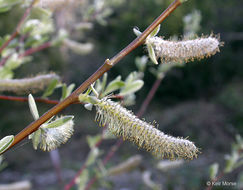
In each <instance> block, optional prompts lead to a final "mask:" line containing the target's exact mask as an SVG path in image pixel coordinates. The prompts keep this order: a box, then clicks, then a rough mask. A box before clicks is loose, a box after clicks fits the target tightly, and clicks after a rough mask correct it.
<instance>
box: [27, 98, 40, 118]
mask: <svg viewBox="0 0 243 190" xmlns="http://www.w3.org/2000/svg"><path fill="white" fill-rule="evenodd" d="M28 103H29V108H30V112H31V114H32V116H33V118H34V120H37V119H38V118H39V113H38V110H37V106H36V103H35V99H34V98H33V96H32V95H31V94H29V96H28Z"/></svg>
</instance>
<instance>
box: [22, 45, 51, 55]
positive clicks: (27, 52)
mask: <svg viewBox="0 0 243 190" xmlns="http://www.w3.org/2000/svg"><path fill="white" fill-rule="evenodd" d="M49 47H51V42H50V41H48V42H45V43H43V44H41V45H39V46H37V47H33V48H30V49H27V50H26V51H25V52H24V53H22V54H20V55H19V58H22V57H25V56H28V55H31V54H33V53H36V52H38V51H41V50H43V49H46V48H49Z"/></svg>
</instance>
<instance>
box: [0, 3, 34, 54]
mask: <svg viewBox="0 0 243 190" xmlns="http://www.w3.org/2000/svg"><path fill="white" fill-rule="evenodd" d="M36 1H37V0H33V1H32V3H31V4H30V6H29V7H28V8H27V9H26V10H25V12H24V15H23V16H22V18H21V19H20V21H19V23H18V25H17V27H16V28H15V30H14V32H13V33H12V35H11V36H10V38H9V39H8V40H7V41H6V42H5V43H4V44H3V45H2V46H1V47H0V54H1V53H2V51H3V50H4V49H5V48H6V47H7V46H8V44H9V43H10V42H11V41H12V40H13V39H14V38H15V37H16V36H17V35H18V34H19V30H20V28H21V26H22V25H23V24H24V22H25V19H26V18H27V17H28V16H29V15H30V12H31V9H32V7H33V5H34V4H35V2H36Z"/></svg>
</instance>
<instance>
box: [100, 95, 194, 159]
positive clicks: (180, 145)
mask: <svg viewBox="0 0 243 190" xmlns="http://www.w3.org/2000/svg"><path fill="white" fill-rule="evenodd" d="M96 108H97V114H96V121H97V122H99V124H100V125H101V126H104V125H107V126H108V129H109V130H110V131H111V132H112V133H113V134H114V135H116V136H122V137H123V139H124V140H129V141H131V142H134V143H135V144H137V145H138V146H139V147H140V148H144V149H145V150H147V151H149V152H151V153H152V154H153V155H155V156H157V157H159V158H169V159H171V160H174V159H176V158H184V159H193V158H194V157H197V153H198V149H197V147H196V146H195V145H194V144H193V143H192V142H190V141H189V140H185V139H182V138H175V137H172V136H169V135H166V134H164V133H163V132H161V131H159V130H158V129H156V128H155V127H154V126H153V125H151V124H148V123H146V122H145V121H142V120H140V119H139V118H137V117H136V116H135V115H134V114H133V113H132V112H131V111H128V110H127V109H125V108H123V107H122V106H121V105H120V104H118V103H115V102H112V101H111V100H109V99H102V100H100V101H99V103H97V104H96Z"/></svg>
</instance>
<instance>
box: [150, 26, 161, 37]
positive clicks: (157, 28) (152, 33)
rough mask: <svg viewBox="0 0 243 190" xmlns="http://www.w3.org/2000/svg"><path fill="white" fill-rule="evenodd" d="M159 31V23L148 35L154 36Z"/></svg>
mask: <svg viewBox="0 0 243 190" xmlns="http://www.w3.org/2000/svg"><path fill="white" fill-rule="evenodd" d="M159 31H160V25H158V26H157V27H156V28H155V29H154V30H153V32H151V33H150V35H149V37H154V36H156V35H157V34H158V32H159Z"/></svg>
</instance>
